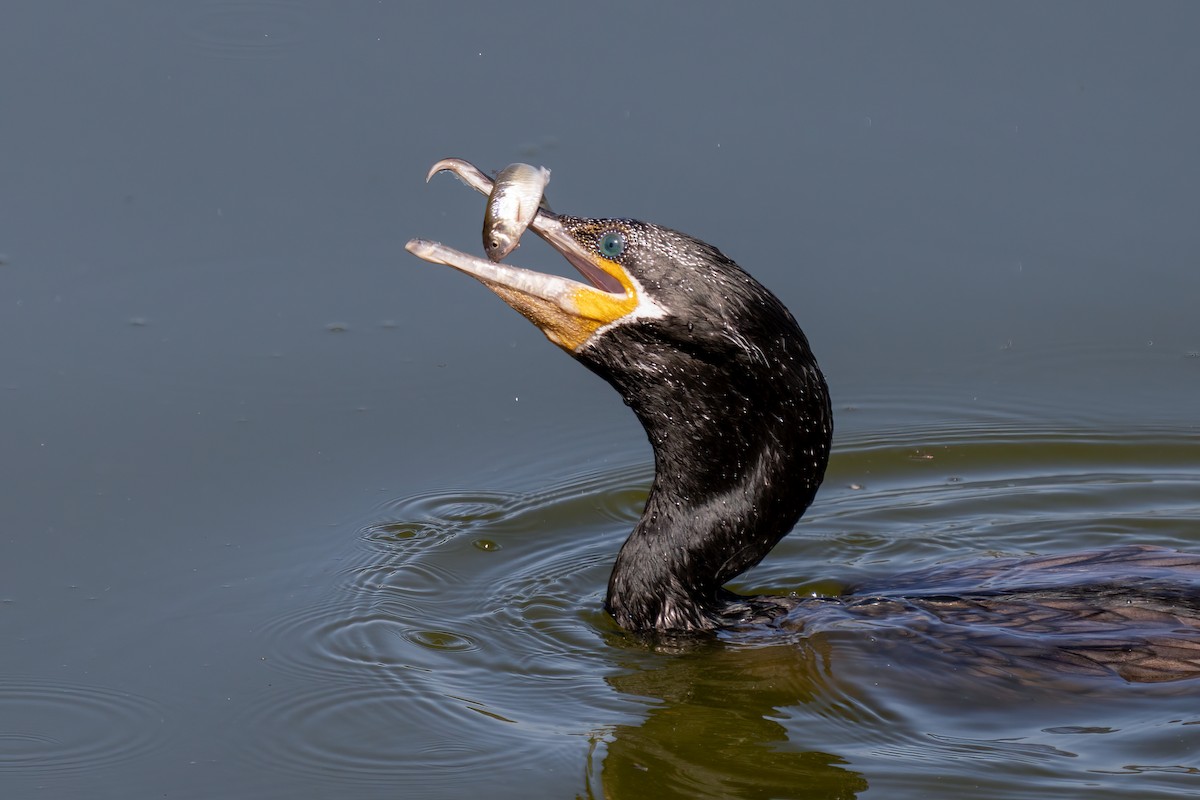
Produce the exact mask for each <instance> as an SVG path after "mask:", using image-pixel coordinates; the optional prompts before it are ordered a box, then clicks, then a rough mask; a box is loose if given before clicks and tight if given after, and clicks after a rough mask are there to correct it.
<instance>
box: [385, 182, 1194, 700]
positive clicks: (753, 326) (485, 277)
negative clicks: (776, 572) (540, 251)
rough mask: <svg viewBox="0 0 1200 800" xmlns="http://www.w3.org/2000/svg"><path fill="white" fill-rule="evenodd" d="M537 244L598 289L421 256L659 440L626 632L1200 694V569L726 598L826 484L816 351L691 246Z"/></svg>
mask: <svg viewBox="0 0 1200 800" xmlns="http://www.w3.org/2000/svg"><path fill="white" fill-rule="evenodd" d="M439 169H446V170H450V171H452V172H454V173H455V174H456V175H457V176H458V177H459V178H460V179H461V180H463V182H465V183H466V184H467V185H468V186H470V187H472V188H474V189H476V190H477V191H479V192H481V193H483V194H484V195H487V194H489V193H490V191H491V188H492V181H491V180H490V179H489V178H487V177H486V176H485V175H483V173H481V172H480V171H479V170H478V169H477V168H475V167H474V166H472V165H471V164H469V163H467V162H466V161H462V160H460V159H446V160H444V161H440V162H438V164H435V166H434V169H433V171H431V173H430V174H431V175H432V174H433V172H436V171H438V170H439ZM531 227H532V229H533V230H534V232H535V233H536V234H537V235H539V236H540V237H542V238H543V239H545V240H546V241H547V242H548V243H549V244H550V245H551V246H553V247H554V248H555V249H556V250H557V251H558V252H559V253H560V254H562V255H563V256H564V257H565V258H566V259H567V260H568V261H569V262H570V263H571V264H572V265H573V266H574V267H575V268H576V269H578V270H579V272H580V273H581V274H582V275H583V276H584V277H585V278H586V279H587V280H588V283H587V284H584V283H581V282H578V281H574V280H570V279H567V278H562V277H559V276H556V275H548V274H543V273H538V272H533V271H531V270H526V269H521V268H519V267H512V266H508V265H505V264H494V263H492V262H490V261H486V260H484V259H481V258H477V257H475V256H470V255H467V254H465V253H461V252H459V251H456V250H453V249H451V248H449V247H446V246H444V245H441V244H438V243H435V242H429V241H425V240H421V239H414V240H412V241H410V242H409V243H408V246H407V248H408V250H409V251H410V252H412V253H413V254H414V255H417V256H418V257H420V258H422V259H425V260H426V261H432V262H435V263H441V264H445V265H448V266H451V267H454V268H455V269H458V270H460V271H462V272H465V273H467V274H468V275H471V276H472V277H474V278H476V279H478V280H479V281H480V282H482V283H483V284H484V285H486V286H487V287H488V288H489V289H491V290H492V291H493V292H495V293H496V294H497V295H498V296H499V297H500V298H501V299H503V300H504V301H505V302H506V303H508V304H509V305H510V306H512V307H513V308H515V309H516V310H517V311H519V312H520V313H521V314H523V315H524V316H525V317H526V318H528V319H529V320H530V321H531V322H533V323H534V324H535V325H537V326H538V327H539V328H540V329H541V330H542V331H543V332H544V333H545V334H546V336H547V338H549V339H550V341H552V342H554V343H555V344H557V345H558V346H559V347H561V348H562V349H564V350H565V351H567V353H569V354H570V355H571V356H573V357H574V358H575V359H577V360H578V361H580V362H581V363H582V364H583V365H584V366H586V367H588V368H589V369H590V370H592V371H593V372H595V373H596V374H598V375H600V376H601V377H602V378H604V379H605V380H606V381H608V382H609V383H610V384H612V385H613V386H614V387H615V388H616V390H617V391H618V392H619V393H620V394H621V397H622V398H623V399H624V401H625V403H626V404H627V405H628V406H629V407H630V408H631V409H633V412H634V413H635V414H636V415H637V417H638V419H639V420H640V421H641V423H642V426H643V427H644V428H645V430H646V434H647V436H648V437H649V439H650V444H651V445H652V447H653V449H654V463H655V473H654V482H653V485H652V486H651V488H650V493H649V496H648V498H647V500H646V507H645V510H644V512H643V514H642V517H641V519H640V520H639V521H638V523H637V525H636V527H635V528H634V530H633V532H632V533H631V534H630V536H629V538H628V539H627V540H626V541H625V544H624V545H623V546H622V547H621V550H620V553H619V554H618V555H617V559H616V564H615V566H614V568H613V572H612V576H611V578H610V580H609V584H608V597H607V601H606V608H607V609H608V611H609V613H611V614H612V616H613V617H614V618H615V619H616V621H617V623H618V624H619V625H620V626H621V627H623V628H626V629H628V630H631V631H637V632H646V633H682V632H696V631H709V630H716V629H729V628H737V627H739V626H747V625H756V626H762V625H764V624H765V625H768V626H774V627H783V628H791V629H793V630H794V629H797V628H802V629H804V630H805V631H812V630H819V629H832V628H837V627H838V626H839V625H841V624H844V623H847V622H848V623H851V624H852V625H862V624H864V623H867V624H872V625H881V626H887V627H890V628H892V629H896V630H900V631H902V633H903V635H905V636H908V637H910V638H911V637H918V638H920V639H922V640H926V641H934V642H935V647H936V649H941V650H949V651H957V652H960V653H962V654H966V655H974V656H976V657H978V658H980V659H981V663H982V664H983V667H982V668H983V669H984V671H990V672H996V671H999V672H1001V673H1005V674H1013V673H1016V672H1020V671H1021V670H1022V669H1025V668H1028V665H1029V664H1035V665H1039V666H1048V667H1052V668H1053V669H1056V670H1059V671H1066V672H1072V673H1083V674H1097V675H1104V674H1113V673H1115V674H1117V675H1120V676H1121V677H1123V678H1125V679H1127V680H1131V681H1167V680H1177V679H1181V678H1190V677H1197V676H1200V585H1198V584H1200V557H1196V556H1191V555H1186V554H1182V553H1177V552H1175V551H1170V550H1166V549H1162V548H1154V547H1144V546H1136V545H1135V546H1127V547H1122V548H1117V549H1115V550H1108V551H1090V552H1085V553H1081V554H1075V555H1072V556H1050V557H1041V558H1032V559H1004V560H996V561H992V562H986V563H982V564H972V565H970V566H967V567H964V568H962V569H959V570H954V571H951V570H934V571H929V572H926V573H921V574H919V575H911V576H907V577H906V578H905V579H903V580H899V581H897V582H895V583H893V584H890V585H888V586H886V587H878V588H877V587H860V588H859V589H858V590H856V591H855V592H853V593H850V594H847V595H845V596H841V597H829V598H824V597H818V598H801V597H795V596H787V597H766V596H754V597H743V596H739V595H736V594H734V593H732V592H730V591H728V590H727V589H725V588H724V584H725V583H727V582H728V581H730V580H731V579H733V578H734V577H735V576H737V575H739V574H740V573H742V572H744V571H745V570H747V569H749V568H750V567H753V566H754V565H755V564H757V563H758V562H759V561H761V560H762V559H763V557H764V556H766V554H767V553H768V552H770V550H771V548H773V547H774V546H775V545H776V544H777V543H778V542H779V540H780V539H781V538H783V536H785V535H786V534H787V533H788V532H789V531H790V530H791V529H792V527H793V526H794V525H795V524H796V522H797V521H798V520H799V519H800V516H801V515H802V514H803V513H804V511H805V509H807V508H808V506H809V504H810V503H811V502H812V500H813V498H814V496H815V494H816V491H817V488H818V486H820V484H821V480H822V478H823V476H824V472H825V466H826V463H827V461H828V458H829V450H830V443H831V439H832V433H833V418H832V413H831V410H830V401H829V392H828V389H827V387H826V384H825V379H824V377H823V375H822V374H821V371H820V369H819V368H818V366H817V362H816V358H815V357H814V356H813V353H812V350H811V348H810V347H809V344H808V340H807V339H806V338H805V336H804V333H803V332H802V331H801V330H800V327H799V325H798V324H797V323H796V320H795V319H794V318H793V317H792V315H791V313H790V312H789V311H788V310H787V308H785V307H784V305H783V303H781V302H780V301H779V299H778V298H776V297H775V295H773V294H772V293H771V292H770V291H768V290H767V289H766V288H765V287H763V286H762V285H761V284H760V283H758V281H756V280H755V279H754V278H752V277H751V276H750V275H749V274H747V273H746V272H745V271H743V270H742V269H741V268H740V267H738V265H737V264H735V263H734V262H733V261H731V260H730V259H729V258H727V257H726V256H725V255H723V254H722V253H721V252H720V251H719V250H717V249H716V248H715V247H712V246H711V245H708V244H705V243H704V242H701V241H699V240H697V239H694V238H692V237H690V236H687V235H685V234H682V233H679V232H676V231H673V230H669V229H667V228H663V227H659V226H657V225H651V224H648V223H644V222H639V221H636V220H629V219H584V218H578V217H571V216H565V215H557V214H553V213H551V212H549V211H548V210H546V209H545V208H543V209H540V210H539V211H538V214H537V216H536V217H535V219H534V221H533V223H532V225H531Z"/></svg>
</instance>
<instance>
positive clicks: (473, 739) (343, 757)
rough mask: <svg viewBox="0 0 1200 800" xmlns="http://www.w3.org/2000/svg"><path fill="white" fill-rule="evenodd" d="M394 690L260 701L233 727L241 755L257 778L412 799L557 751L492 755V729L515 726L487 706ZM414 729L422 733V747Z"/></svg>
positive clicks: (517, 749)
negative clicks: (408, 794)
mask: <svg viewBox="0 0 1200 800" xmlns="http://www.w3.org/2000/svg"><path fill="white" fill-rule="evenodd" d="M397 689H398V687H396V686H392V685H388V684H383V683H381V684H378V685H375V686H353V685H338V684H336V683H334V684H332V685H330V684H325V685H322V686H320V687H317V688H314V689H312V690H309V691H301V692H296V691H289V692H287V693H276V694H272V695H270V696H268V697H262V698H259V699H258V700H256V701H255V702H254V703H252V704H251V705H250V706H249V707H248V708H247V709H246V710H245V712H244V714H243V718H242V719H241V720H240V721H239V724H238V726H237V730H238V731H239V735H241V736H243V737H244V738H245V739H246V742H247V744H246V746H244V747H240V748H238V752H239V753H240V754H241V756H242V757H243V758H246V759H248V760H249V761H251V762H252V764H253V766H254V767H255V768H256V769H260V768H264V767H265V768H268V769H272V770H275V771H278V772H281V773H285V774H289V775H291V774H300V775H306V776H309V777H312V778H315V779H318V780H321V781H325V782H331V783H336V784H338V785H346V784H356V785H362V784H379V783H382V784H387V785H388V786H389V788H391V789H393V790H394V789H396V788H404V789H408V790H410V791H415V790H417V789H420V788H426V789H432V788H435V787H439V786H444V782H445V780H446V779H447V778H451V777H454V778H456V779H459V780H461V779H462V777H463V776H464V775H466V774H470V773H475V774H476V775H478V776H480V777H482V776H486V775H488V774H492V773H494V772H495V771H496V770H497V769H499V768H500V767H501V766H503V767H504V769H505V770H508V769H512V768H513V767H514V766H515V767H516V768H518V769H521V768H527V769H533V768H535V767H536V765H537V764H538V762H539V759H541V758H542V757H543V756H544V752H545V748H546V747H547V746H553V745H548V744H547V743H545V742H543V743H538V742H537V741H536V739H535V737H531V736H526V737H524V742H523V743H520V744H516V745H513V744H512V742H511V740H509V741H510V746H506V747H503V748H498V747H495V746H494V745H493V744H492V742H493V741H494V739H495V737H496V736H497V730H496V729H497V728H498V727H499V728H501V729H503V732H504V733H505V734H506V735H507V736H511V733H512V731H511V725H512V722H511V721H510V720H507V719H505V718H504V717H503V715H501V714H498V713H494V712H492V711H490V710H489V709H488V707H487V706H486V705H485V704H483V703H481V702H479V701H477V700H472V699H469V698H466V697H460V696H454V695H450V694H446V693H442V692H437V691H427V692H424V693H422V694H421V695H420V696H413V695H412V694H409V693H405V692H402V691H398V690H397ZM414 729H417V730H421V732H422V733H421V736H420V737H417V738H416V739H414V737H413V736H412V731H413V730H414ZM558 746H560V747H561V746H562V743H561V742H560V743H559V745H558ZM398 764H403V765H404V768H403V769H397V765H398ZM523 765H524V766H523ZM401 794H403V793H401Z"/></svg>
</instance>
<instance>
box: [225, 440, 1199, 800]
mask: <svg viewBox="0 0 1200 800" xmlns="http://www.w3.org/2000/svg"><path fill="white" fill-rule="evenodd" d="M1197 460H1200V441H1196V439H1195V437H1189V436H1186V435H1182V434H1181V433H1180V432H1178V431H1171V430H1151V431H1141V432H1137V433H1132V434H1128V435H1123V434H1119V433H1114V432H1104V433H1099V434H1093V433H1089V432H1086V431H1078V432H1066V433H1064V432H1058V433H1052V432H1043V433H1034V434H1027V435H1025V436H1021V435H1019V434H1018V433H1016V432H1015V431H1013V430H1009V429H1007V428H1005V427H1004V426H998V427H997V426H993V427H992V428H990V429H988V428H985V427H981V428H979V429H976V430H972V431H961V430H960V431H954V430H943V429H941V428H937V427H935V428H930V429H926V430H910V431H909V432H908V433H907V434H906V435H904V436H889V437H888V439H887V440H886V441H884V440H881V439H879V438H873V437H862V438H860V439H858V440H857V441H856V440H854V439H853V437H851V438H850V439H849V440H847V441H845V442H843V443H842V445H841V447H840V449H839V451H838V452H837V454H836V456H835V458H834V462H833V466H832V468H831V471H830V476H829V480H828V482H827V486H826V489H825V490H823V492H822V494H821V496H820V497H819V498H818V502H817V504H816V505H815V506H814V507H813V509H812V511H811V512H810V515H809V518H808V519H806V520H805V521H804V522H802V523H801V526H800V529H799V530H798V531H797V532H796V534H794V535H793V536H792V537H789V539H787V540H785V542H784V543H783V544H782V545H781V546H780V547H779V548H778V550H777V551H776V553H775V554H774V555H773V556H772V557H771V558H769V559H768V561H767V563H766V564H764V565H763V566H761V567H760V568H758V569H757V570H755V571H753V572H752V573H750V574H749V575H747V576H743V578H742V579H741V581H740V585H739V588H740V589H741V590H743V591H747V592H775V593H786V592H789V591H800V592H809V591H830V590H833V591H836V590H837V589H838V588H839V587H843V586H847V585H859V584H869V583H871V582H872V581H880V580H882V581H884V582H886V581H887V580H891V581H892V582H893V585H899V584H898V583H897V582H896V579H895V577H894V576H895V575H897V574H898V573H902V572H904V571H906V570H908V569H910V568H912V567H924V568H926V569H932V570H933V571H934V572H936V570H937V568H938V565H955V564H957V563H959V562H962V561H965V560H967V559H972V558H976V559H979V558H982V559H984V563H987V561H988V560H994V559H995V558H996V557H998V556H1013V555H1025V554H1030V553H1063V552H1069V551H1073V550H1079V549H1085V548H1089V547H1096V546H1104V545H1113V544H1117V543H1120V542H1138V543H1143V544H1152V545H1158V546H1162V547H1172V548H1180V549H1189V548H1190V549H1192V550H1195V549H1197V546H1198V544H1197V543H1198V542H1200V500H1198V499H1197V498H1200V475H1196V474H1194V473H1193V472H1190V471H1189V469H1190V465H1191V464H1194V463H1196V462H1197ZM649 479H650V470H649V467H648V466H647V465H641V464H639V465H627V466H620V465H618V466H614V467H611V468H607V469H604V470H601V471H592V472H581V473H579V474H576V475H573V476H570V477H567V478H565V479H563V480H562V481H561V482H559V483H557V484H556V485H553V486H550V487H548V488H546V489H543V490H540V491H537V492H532V493H529V492H521V491H511V492H509V491H496V490H493V491H486V492H485V491H479V490H471V491H457V490H451V491H435V492H427V493H423V494H420V495H416V496H413V497H409V498H403V499H398V500H396V501H393V502H389V503H387V504H385V505H383V506H381V507H379V508H378V509H377V510H376V512H375V513H374V515H373V519H371V520H369V521H368V522H367V523H366V524H365V525H363V527H362V530H361V536H360V540H359V545H358V547H357V548H356V549H355V551H354V553H353V554H352V555H351V556H350V557H348V558H347V559H346V560H345V562H344V563H341V564H340V565H339V566H338V572H337V575H338V579H337V580H334V581H330V582H329V584H328V586H327V587H326V588H325V589H324V594H323V596H321V597H319V598H317V599H316V602H313V603H311V604H309V605H307V606H306V607H301V608H298V609H296V610H294V611H292V612H289V613H286V614H283V615H281V616H279V617H278V618H277V619H275V620H274V621H273V622H271V623H270V624H269V625H267V626H266V627H265V628H264V629H263V630H262V631H261V634H262V635H263V637H265V639H266V640H267V642H268V644H269V650H270V653H269V655H268V657H267V664H268V665H269V666H270V668H271V669H272V670H273V674H274V675H275V676H276V679H275V680H273V681H272V688H271V691H269V692H267V693H265V694H264V695H263V696H262V697H261V698H259V699H258V700H257V701H255V702H253V703H251V704H250V705H248V706H247V707H246V708H245V709H244V710H243V724H242V725H240V726H239V728H240V730H241V731H242V732H243V734H244V735H245V736H247V737H249V738H248V742H249V741H253V742H254V743H256V744H255V746H253V747H251V746H247V747H244V748H240V749H241V751H242V752H243V753H244V754H245V757H246V758H249V759H250V760H251V761H252V763H253V766H254V767H255V768H261V767H269V768H271V769H273V770H281V771H286V772H291V773H297V774H304V775H309V776H311V778H312V779H313V780H316V781H329V782H331V783H333V784H337V785H341V786H346V785H351V784H356V785H364V786H371V785H378V786H387V787H389V788H390V789H397V790H399V789H404V790H410V791H420V792H422V793H424V794H427V795H441V796H454V795H458V794H461V793H463V792H465V791H471V790H475V789H479V790H485V789H488V790H493V789H494V788H495V787H494V786H491V787H490V788H489V785H490V784H491V783H492V782H494V781H495V779H496V776H498V775H508V774H520V773H524V772H526V771H537V770H553V771H554V773H555V774H556V775H558V776H560V777H559V779H560V780H561V779H562V776H566V775H571V776H574V777H573V778H571V780H570V783H571V784H573V785H574V786H575V787H576V788H575V790H574V791H577V792H578V793H579V794H580V795H582V796H597V797H598V796H604V797H645V796H662V797H726V796H735V797H851V796H854V795H856V794H858V793H859V792H861V791H863V790H864V789H866V788H867V787H868V785H870V787H871V788H877V789H882V790H883V791H884V792H885V793H887V795H888V796H902V795H903V794H904V793H906V792H909V791H912V792H916V793H920V791H924V790H922V789H919V788H918V787H925V788H926V789H927V787H928V785H929V784H928V781H929V779H930V776H929V774H928V772H929V770H930V769H933V768H936V769H937V770H938V772H939V779H938V780H939V781H940V782H941V783H940V785H944V786H945V787H947V791H957V790H959V789H961V790H962V791H967V788H966V787H967V786H968V785H971V786H979V785H984V786H986V787H987V791H986V795H987V796H989V797H1003V796H1014V797H1016V796H1022V795H1023V794H1025V795H1027V794H1028V792H1030V791H1033V789H1031V787H1038V786H1040V787H1045V786H1048V785H1053V786H1059V787H1061V788H1062V791H1063V793H1065V794H1066V795H1067V796H1069V795H1070V794H1071V792H1073V791H1076V789H1075V788H1073V787H1076V786H1084V785H1092V784H1095V785H1104V781H1105V778H1104V777H1103V775H1104V774H1107V772H1111V771H1112V768H1113V764H1114V763H1116V762H1114V761H1112V759H1113V758H1114V752H1115V753H1129V754H1130V755H1129V756H1128V757H1125V756H1119V757H1118V760H1119V759H1120V758H1125V759H1126V760H1125V761H1122V762H1121V763H1122V764H1124V766H1121V767H1119V771H1120V772H1121V774H1122V775H1125V776H1129V775H1133V774H1136V775H1138V776H1139V777H1138V778H1137V779H1136V780H1138V786H1139V791H1143V790H1144V791H1147V792H1151V793H1153V792H1162V793H1165V794H1167V795H1170V794H1171V793H1173V792H1175V791H1179V790H1181V784H1180V783H1179V782H1180V780H1181V776H1184V775H1186V774H1188V771H1189V770H1191V769H1194V768H1196V767H1200V764H1197V763H1196V762H1195V758H1194V752H1195V751H1196V747H1197V745H1200V738H1198V737H1200V725H1197V726H1194V727H1189V725H1191V724H1192V723H1196V722H1200V720H1198V719H1195V718H1194V717H1193V718H1188V719H1186V720H1181V718H1180V714H1179V708H1178V702H1179V698H1180V697H1181V696H1187V695H1188V694H1189V693H1191V692H1192V691H1193V688H1192V687H1193V686H1194V682H1183V683H1182V684H1174V685H1172V686H1168V687H1157V688H1155V687H1144V686H1133V685H1127V684H1124V683H1122V682H1121V681H1120V680H1119V679H1115V678H1105V679H1100V680H1096V679H1090V680H1085V679H1082V678H1079V679H1075V678H1071V677H1070V676H1067V677H1063V676H1052V675H1051V673H1050V672H1045V673H1044V674H1043V673H1041V672H1039V671H1037V670H1034V671H1033V672H1031V673H1029V674H1024V675H1022V677H1021V678H1020V679H1018V678H1017V677H1014V676H1013V675H1002V674H1000V675H994V676H991V678H990V679H989V678H982V679H981V678H980V677H979V675H978V674H977V673H976V671H974V670H972V669H971V668H970V667H971V665H970V663H968V662H967V661H963V660H961V659H963V658H964V656H963V655H962V654H961V653H951V654H949V655H948V654H947V653H946V652H944V648H941V647H939V646H937V644H938V643H937V641H936V637H935V638H934V639H931V640H920V637H918V641H915V642H909V643H907V644H904V643H901V644H904V646H903V647H899V648H897V645H896V643H894V642H893V644H892V645H891V646H889V647H884V646H883V644H884V641H885V640H884V639H883V638H880V636H881V634H880V631H878V630H873V629H872V627H871V626H870V625H865V626H862V627H861V628H856V627H855V626H853V625H848V626H841V625H838V626H833V627H832V628H830V629H828V630H815V632H814V631H806V632H801V633H793V634H792V635H790V636H787V637H782V636H780V637H770V636H767V637H762V636H759V637H757V638H756V637H748V638H747V637H732V638H726V639H724V640H721V641H709V642H705V643H699V644H697V643H690V644H679V646H669V645H667V644H664V643H660V644H659V645H657V646H648V645H647V644H646V643H644V642H642V641H639V640H638V639H636V638H635V637H631V636H628V635H626V634H624V633H623V632H621V631H619V630H617V629H615V626H614V625H613V624H612V622H611V620H610V619H609V618H608V617H607V616H606V615H605V614H604V612H603V610H602V604H603V594H604V588H605V585H606V581H607V577H608V572H609V570H610V568H611V564H612V560H613V556H614V554H615V552H616V550H617V548H618V547H619V545H620V542H621V541H622V540H623V538H624V536H625V535H626V534H627V532H628V531H629V529H630V528H631V527H632V525H633V523H634V521H635V520H636V519H637V516H638V514H639V512H640V507H641V503H642V501H643V500H644V497H645V490H646V487H647V486H648V483H649ZM519 480H527V478H525V477H521V478H519ZM901 583H902V582H901ZM817 627H818V628H819V626H817ZM1097 731H1103V732H1104V734H1105V735H1103V736H1100V735H1083V734H1084V733H1094V732H1097ZM1135 753H1141V755H1139V756H1138V757H1136V758H1135V757H1134V756H1133V754H1135ZM993 763H994V764H1003V765H1004V770H1003V773H1002V774H996V775H992V772H993V770H992V768H991V767H990V766H988V765H990V764H993ZM935 765H936V766H935ZM1127 779H1128V778H1127ZM518 785H520V786H522V787H525V786H526V784H524V783H519V784H518ZM955 787H958V788H955ZM1191 788H1192V787H1190V784H1189V791H1190V789H1191ZM521 791H524V789H522V790H521ZM520 793H521V792H518V791H517V790H515V789H514V793H513V796H517V795H519V794H520ZM494 794H495V792H494V791H493V795H494ZM500 795H501V796H502V795H504V790H500Z"/></svg>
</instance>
